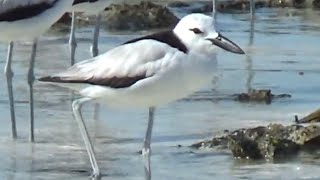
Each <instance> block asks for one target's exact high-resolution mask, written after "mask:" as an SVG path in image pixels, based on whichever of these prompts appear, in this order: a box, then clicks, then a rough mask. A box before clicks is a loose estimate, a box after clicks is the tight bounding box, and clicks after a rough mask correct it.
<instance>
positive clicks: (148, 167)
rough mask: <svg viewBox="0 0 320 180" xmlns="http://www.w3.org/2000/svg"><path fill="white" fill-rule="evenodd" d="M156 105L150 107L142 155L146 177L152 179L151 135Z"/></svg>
mask: <svg viewBox="0 0 320 180" xmlns="http://www.w3.org/2000/svg"><path fill="white" fill-rule="evenodd" d="M154 111H155V108H154V107H150V108H149V121H148V127H147V132H146V136H145V138H144V142H143V149H142V155H143V158H144V161H145V164H144V172H145V179H146V180H151V163H150V161H151V160H150V156H151V147H150V144H151V135H152V127H153V120H154Z"/></svg>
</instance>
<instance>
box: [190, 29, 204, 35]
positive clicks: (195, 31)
mask: <svg viewBox="0 0 320 180" xmlns="http://www.w3.org/2000/svg"><path fill="white" fill-rule="evenodd" d="M190 31H192V32H194V33H195V34H202V33H203V32H202V31H201V30H200V29H198V28H193V29H190Z"/></svg>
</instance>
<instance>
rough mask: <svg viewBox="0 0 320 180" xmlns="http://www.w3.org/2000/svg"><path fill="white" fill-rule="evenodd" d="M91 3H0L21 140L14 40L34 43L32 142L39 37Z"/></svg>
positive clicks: (14, 0)
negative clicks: (66, 15)
mask: <svg viewBox="0 0 320 180" xmlns="http://www.w3.org/2000/svg"><path fill="white" fill-rule="evenodd" d="M86 1H89V0H0V42H8V43H9V47H8V56H7V62H6V65H5V75H6V78H7V84H8V93H9V101H10V115H11V122H12V136H13V138H14V139H15V138H17V130H16V121H15V110H14V98H13V90H12V77H13V71H12V68H11V62H12V49H13V42H14V41H24V40H31V41H33V45H32V53H31V58H30V65H29V70H28V84H29V88H30V140H31V141H34V133H33V129H34V128H33V127H34V114H33V82H34V73H33V67H34V60H35V56H36V48H37V38H38V37H39V36H41V35H42V34H43V33H44V32H45V31H47V30H48V29H49V28H50V26H51V25H52V24H54V23H55V22H56V21H57V20H58V19H59V18H60V17H61V16H62V15H63V14H64V13H65V12H66V11H67V10H68V9H70V7H71V6H72V5H76V4H78V3H81V2H86Z"/></svg>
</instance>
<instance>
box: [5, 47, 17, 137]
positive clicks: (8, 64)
mask: <svg viewBox="0 0 320 180" xmlns="http://www.w3.org/2000/svg"><path fill="white" fill-rule="evenodd" d="M12 50H13V42H12V41H11V42H9V46H8V56H7V62H6V65H5V67H4V73H5V75H6V78H7V85H8V95H9V104H10V115H11V128H12V138H13V139H17V127H16V116H15V111H14V98H13V90H12V78H13V71H12V68H11V62H12Z"/></svg>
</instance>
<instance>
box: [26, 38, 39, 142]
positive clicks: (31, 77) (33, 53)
mask: <svg viewBox="0 0 320 180" xmlns="http://www.w3.org/2000/svg"><path fill="white" fill-rule="evenodd" d="M36 51H37V39H35V40H34V41H33V44H32V51H31V57H30V64H29V70H28V85H29V105H30V134H29V140H30V142H34V108H33V102H34V101H33V83H34V79H35V78H34V62H35V59H36Z"/></svg>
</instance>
